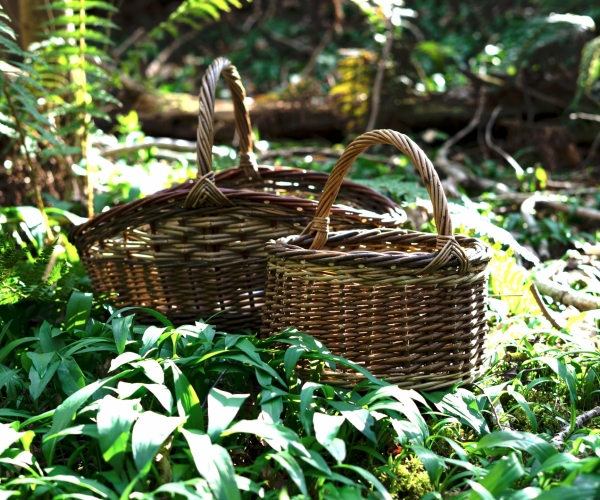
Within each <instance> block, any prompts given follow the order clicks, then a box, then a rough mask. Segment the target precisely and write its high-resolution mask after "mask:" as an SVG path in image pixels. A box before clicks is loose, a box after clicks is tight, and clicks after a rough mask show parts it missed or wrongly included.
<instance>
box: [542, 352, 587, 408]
mask: <svg viewBox="0 0 600 500" xmlns="http://www.w3.org/2000/svg"><path fill="white" fill-rule="evenodd" d="M531 361H538V362H540V363H544V364H546V365H548V367H549V368H550V369H551V370H552V371H553V372H554V373H556V375H558V377H559V378H560V379H561V380H562V381H563V382H564V383H565V384H566V385H567V387H568V389H569V396H570V398H571V403H577V381H576V380H575V376H574V375H573V374H572V373H571V372H570V371H569V369H568V368H567V366H566V365H565V364H564V363H563V362H562V361H560V360H558V359H555V358H550V357H540V358H534V359H532V360H531Z"/></svg>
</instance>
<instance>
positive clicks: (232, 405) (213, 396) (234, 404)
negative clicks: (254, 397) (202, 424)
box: [207, 388, 250, 441]
mask: <svg viewBox="0 0 600 500" xmlns="http://www.w3.org/2000/svg"><path fill="white" fill-rule="evenodd" d="M248 396H250V394H230V393H229V392H225V391H221V390H219V389H214V388H213V389H211V390H210V392H209V393H208V430H207V434H208V436H209V437H210V439H211V440H212V441H216V439H217V438H218V437H219V436H220V435H221V432H223V431H224V430H225V429H227V427H228V426H229V424H230V423H231V422H233V419H234V418H235V416H236V415H237V413H238V411H239V410H240V408H241V407H242V405H243V404H244V401H246V399H247V398H248Z"/></svg>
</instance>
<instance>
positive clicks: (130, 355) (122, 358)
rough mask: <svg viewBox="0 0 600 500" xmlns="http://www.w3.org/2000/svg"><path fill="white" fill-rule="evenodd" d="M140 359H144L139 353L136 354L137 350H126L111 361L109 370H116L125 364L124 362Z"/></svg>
mask: <svg viewBox="0 0 600 500" xmlns="http://www.w3.org/2000/svg"><path fill="white" fill-rule="evenodd" d="M139 359H142V358H141V356H140V355H139V354H136V353H135V352H130V351H127V352H124V353H123V354H120V355H119V356H117V357H116V358H115V359H113V360H112V361H111V362H110V369H109V370H108V371H109V373H110V372H112V371H115V370H116V369H117V368H119V367H120V366H123V365H124V364H127V363H131V362H133V361H137V360H139Z"/></svg>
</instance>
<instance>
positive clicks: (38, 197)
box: [2, 85, 54, 242]
mask: <svg viewBox="0 0 600 500" xmlns="http://www.w3.org/2000/svg"><path fill="white" fill-rule="evenodd" d="M2 91H3V93H4V97H6V102H7V103H8V107H9V108H10V112H11V114H12V115H13V118H14V119H15V127H16V129H17V133H18V134H19V138H20V140H21V145H22V146H23V150H24V151H25V161H26V162H27V166H28V167H29V172H30V175H31V182H32V183H33V190H34V192H35V202H36V205H37V208H38V210H39V211H40V213H41V214H42V219H43V220H44V225H45V226H46V237H47V238H48V242H51V241H52V240H53V239H54V234H53V233H52V229H51V228H50V222H49V221H48V216H47V215H46V211H45V207H44V199H43V198H42V191H41V189H40V184H39V179H38V175H37V174H38V170H37V163H36V164H34V162H33V161H32V160H31V155H30V154H29V150H28V149H27V142H26V141H25V131H24V130H23V125H22V124H21V120H20V119H19V115H18V113H17V110H16V109H15V106H14V104H13V101H12V99H11V97H10V93H9V92H8V89H7V88H6V85H3V86H2Z"/></svg>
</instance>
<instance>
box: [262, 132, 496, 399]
mask: <svg viewBox="0 0 600 500" xmlns="http://www.w3.org/2000/svg"><path fill="white" fill-rule="evenodd" d="M375 144H389V145H393V146H395V147H397V148H398V149H399V150H400V151H402V152H403V153H404V154H406V155H407V156H408V157H409V158H410V159H411V160H412V162H413V163H414V164H415V166H416V167H417V169H418V171H419V173H420V175H421V179H422V181H423V183H424V184H425V186H426V187H427V191H428V192H429V195H430V197H431V200H432V202H433V211H434V218H435V222H436V227H437V230H438V233H439V234H437V235H435V234H427V233H422V232H417V231H409V230H403V229H386V228H382V229H372V230H350V231H347V230H345V231H337V232H329V222H330V221H329V217H330V215H331V213H332V212H331V207H332V206H333V203H334V201H335V199H336V196H337V193H338V190H339V187H340V184H341V181H342V179H343V177H344V176H345V175H346V173H347V172H348V169H349V168H350V166H351V165H352V163H353V162H354V160H355V159H356V158H357V157H358V156H359V155H360V153H361V152H362V151H364V150H365V149H366V148H367V147H369V146H372V145H375ZM307 229H308V230H309V234H305V235H301V236H288V237H285V238H282V239H280V240H277V241H272V242H270V243H269V244H268V245H267V250H268V252H269V257H268V273H269V274H268V283H267V290H266V301H265V302H266V303H265V307H264V308H263V330H262V332H263V333H264V334H276V333H278V332H280V331H281V330H282V329H284V328H286V327H296V328H297V329H298V330H300V331H302V332H305V333H308V334H310V335H313V336H315V337H316V338H317V339H318V340H319V341H321V342H323V344H324V345H326V346H327V347H328V348H329V349H330V350H331V352H332V353H334V354H336V355H339V356H344V357H345V358H347V359H349V360H351V361H353V362H355V363H358V364H360V365H362V366H363V367H364V368H366V369H368V370H370V371H371V373H372V374H373V375H375V376H377V377H380V378H383V379H385V380H386V381H388V382H390V383H393V384H397V385H398V386H400V387H410V388H418V389H434V388H441V387H447V386H450V385H453V384H456V383H467V382H469V381H472V380H473V378H474V377H475V376H477V371H478V369H479V368H480V366H481V362H482V359H483V351H484V341H485V338H486V335H487V331H488V325H487V321H486V308H487V279H488V278H487V271H486V268H487V264H488V262H489V260H490V258H491V256H492V255H491V250H490V248H489V247H488V246H487V245H485V244H483V243H482V242H481V241H479V240H477V239H475V238H468V237H465V236H454V235H453V232H452V222H451V220H450V214H449V212H448V204H447V201H446V197H445V195H444V191H443V188H442V186H441V183H440V181H439V178H438V176H437V174H436V172H435V169H434V167H433V165H432V164H431V162H430V161H429V160H428V159H427V157H426V156H425V154H424V153H423V151H422V150H421V149H420V148H419V147H418V146H417V145H416V144H415V143H414V142H413V141H411V140H410V139H409V138H408V137H406V136H404V135H402V134H400V133H397V132H394V131H391V130H379V131H373V132H368V133H366V134H364V135H362V136H360V137H359V138H357V139H356V140H355V141H353V142H352V143H351V144H350V145H349V146H348V147H347V149H346V150H345V151H344V153H343V154H342V156H341V158H340V159H339V161H338V162H337V164H336V166H335V167H334V170H333V172H332V174H331V176H330V179H329V182H328V183H327V185H326V186H325V191H324V193H323V196H322V197H321V201H320V204H319V208H318V209H317V212H316V214H315V217H314V219H313V221H312V222H311V223H310V224H309V226H308V227H307ZM363 379H364V377H363V376H362V375H360V374H357V373H356V372H354V371H351V370H347V369H338V370H336V371H333V370H330V369H325V370H324V371H323V374H322V380H324V381H326V382H328V383H331V384H337V385H341V386H345V387H350V386H352V385H354V384H355V383H357V382H359V381H361V380H363Z"/></svg>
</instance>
